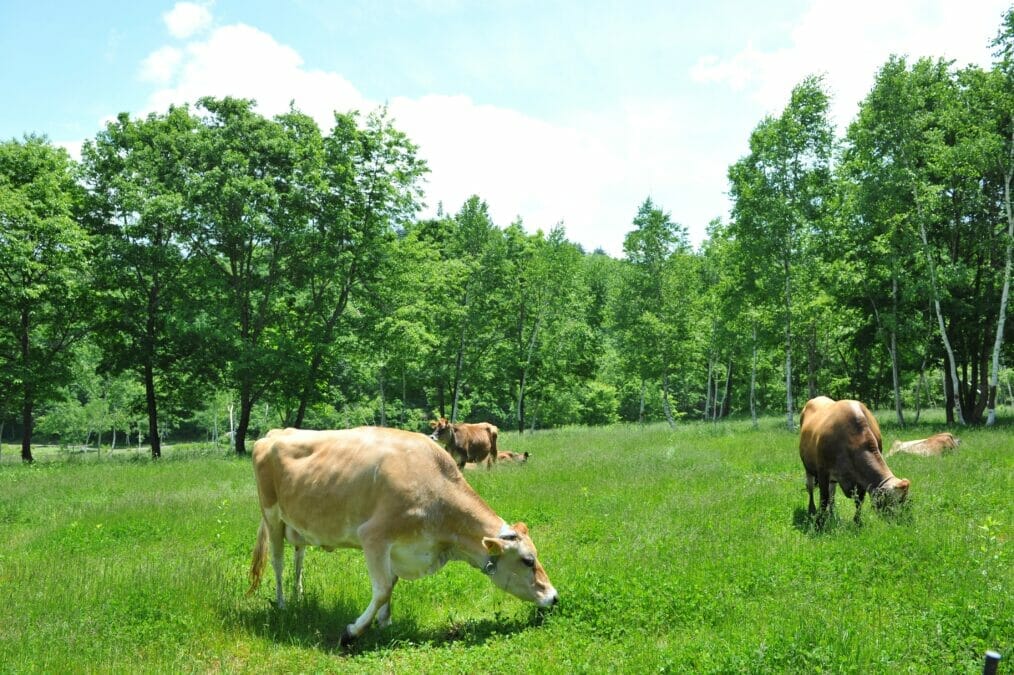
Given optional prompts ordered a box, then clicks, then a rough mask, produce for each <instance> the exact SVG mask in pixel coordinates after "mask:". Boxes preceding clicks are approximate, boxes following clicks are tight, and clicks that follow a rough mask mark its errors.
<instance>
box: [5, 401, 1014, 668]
mask: <svg viewBox="0 0 1014 675" xmlns="http://www.w3.org/2000/svg"><path fill="white" fill-rule="evenodd" d="M881 419H884V416H881ZM935 430H938V426H934V424H930V425H925V426H923V427H920V428H917V429H915V430H908V431H906V432H905V434H904V435H905V437H906V438H916V437H921V436H924V435H927V434H928V433H930V432H931V431H935ZM896 437H900V432H898V431H897V430H896V429H894V428H892V426H891V425H890V424H885V443H886V444H888V445H889V444H890V442H891V440H893V439H894V438H896ZM962 437H963V441H964V442H963V445H962V446H961V448H960V449H959V450H958V451H957V452H955V453H953V454H950V455H947V456H944V457H942V458H932V459H931V458H921V457H912V456H905V455H900V456H895V457H892V458H891V459H890V460H889V461H890V464H891V467H892V469H893V470H894V472H895V473H896V474H897V475H899V476H901V477H905V478H909V479H910V480H911V481H912V492H911V500H910V503H909V504H908V506H907V507H906V508H905V509H903V510H902V511H901V512H899V513H895V514H878V513H876V512H874V511H873V509H872V508H870V505H869V504H867V505H866V506H865V507H864V513H863V523H862V525H861V526H856V525H854V524H853V523H852V513H853V510H854V507H853V506H852V504H851V503H850V502H849V501H848V500H847V499H845V498H843V496H842V495H841V494H839V495H838V499H837V518H835V519H833V520H832V521H831V522H830V523H829V525H828V526H827V527H826V528H825V529H824V530H823V531H817V530H815V529H814V528H813V527H812V526H811V523H810V520H809V518H808V517H807V516H806V513H805V507H806V491H805V489H804V480H803V471H802V467H801V465H800V462H799V459H798V452H797V443H798V437H797V436H796V435H795V434H792V433H789V432H786V431H784V430H782V429H781V420H780V419H775V418H772V419H768V420H764V421H763V423H762V425H761V428H760V429H759V430H753V429H752V428H751V427H750V425H749V423H743V422H723V423H719V424H716V425H712V424H687V425H683V426H681V427H679V428H677V429H676V430H673V431H670V430H668V429H667V428H665V427H649V428H640V427H614V428H608V429H564V430H558V431H548V432H541V433H536V434H532V435H526V436H524V437H518V436H516V435H511V434H502V435H501V442H500V445H501V446H503V447H506V448H509V449H511V450H515V451H519V452H523V451H528V452H530V453H531V460H530V462H529V464H528V465H507V466H498V467H496V468H495V469H494V470H493V471H491V472H486V471H485V470H482V469H479V470H475V471H469V472H467V478H468V480H469V481H470V482H471V483H472V484H473V485H474V486H475V487H476V489H477V490H478V491H479V493H480V494H482V495H483V497H484V498H485V499H486V500H487V501H488V502H489V503H490V504H491V505H492V506H493V508H494V509H496V510H497V512H498V513H499V514H500V515H501V516H503V517H504V518H505V519H507V520H508V521H510V522H514V521H517V520H524V521H525V522H527V523H528V524H529V527H530V528H531V531H532V537H533V539H534V541H535V543H536V545H537V546H538V548H539V554H540V559H541V560H542V562H543V564H544V566H545V567H546V570H547V572H548V573H549V575H550V578H551V579H552V581H553V583H554V585H555V586H556V587H557V589H558V590H559V592H560V594H561V604H560V605H559V606H558V607H557V608H556V609H555V610H553V611H551V612H548V613H540V612H537V611H536V610H535V609H534V608H533V607H532V606H530V605H526V604H524V603H522V602H520V601H519V600H516V599H514V598H512V597H510V596H507V595H506V594H504V593H502V592H500V591H499V590H497V589H496V588H494V587H493V586H492V585H491V584H490V583H489V582H488V581H487V580H486V579H485V578H484V577H483V575H481V574H479V573H478V572H476V571H475V570H472V569H471V568H470V567H468V566H466V565H462V564H457V563H452V564H451V565H448V566H447V568H445V569H444V570H443V571H441V572H440V573H439V574H437V575H434V576H432V577H428V578H426V579H422V580H419V581H415V582H402V583H401V584H399V585H398V587H397V588H396V590H395V593H394V599H393V606H394V615H393V619H394V621H393V623H392V625H391V626H390V627H389V628H387V629H384V630H378V629H376V628H373V629H371V630H369V631H368V632H367V634H366V635H365V636H364V637H362V638H361V639H360V640H359V641H358V642H357V643H356V644H355V645H354V646H353V647H352V648H351V649H349V650H343V649H341V648H339V646H338V644H337V639H338V636H339V635H340V633H341V630H342V628H343V627H344V626H345V624H346V623H349V622H350V621H351V620H352V619H353V618H355V617H356V616H357V615H358V614H359V613H360V612H361V611H362V610H363V609H364V608H365V606H366V604H367V603H368V601H369V593H370V592H369V579H368V577H367V575H366V572H365V566H364V564H363V561H362V554H361V553H360V552H359V551H337V552H335V553H330V554H329V553H325V552H323V551H317V550H314V551H312V552H311V553H310V554H309V555H308V556H307V563H306V572H305V581H304V585H305V588H306V593H305V595H304V598H303V600H302V601H300V602H294V603H291V604H290V605H289V606H287V607H286V608H285V609H284V610H277V609H275V608H274V607H273V606H272V602H271V600H272V599H273V597H274V590H273V582H272V580H271V576H270V575H268V580H267V581H266V583H265V584H264V585H263V586H262V587H261V589H260V590H259V591H258V593H257V594H255V595H254V596H253V597H250V598H247V597H245V596H244V591H245V589H246V572H247V568H248V566H249V556H250V549H251V547H252V545H253V540H254V535H255V533H256V528H257V523H258V518H259V516H258V512H257V505H256V494H255V488H254V483H253V476H252V469H251V467H250V464H249V462H247V461H243V460H237V459H233V458H231V457H226V456H223V455H221V454H214V455H208V454H205V455H200V454H198V455H192V456H188V457H184V458H181V459H178V460H172V459H171V458H170V461H161V462H157V463H152V462H150V461H146V460H136V461H122V460H108V459H106V460H100V461H94V460H90V461H75V462H47V463H40V464H37V465H35V466H19V465H4V466H2V467H0V543H2V544H3V545H2V546H0V597H2V598H4V601H3V602H0V671H11V672H21V671H26V672H28V671H34V672H82V671H96V670H98V671H113V672H118V671H122V672H127V671H129V672H139V671H148V672H152V671H160V672H164V671H177V672H188V671H201V672H205V671H209V670H211V671H216V670H222V671H229V672H234V671H316V670H326V671H335V670H341V671H343V672H375V671H381V672H391V671H396V672H402V671H409V672H461V671H481V672H524V671H528V672H603V671H610V670H615V671H621V672H647V671H667V670H671V671H681V670H697V671H762V672H764V671H768V672H772V671H779V672H780V671H806V672H815V671H835V672H838V671H892V672H893V671H897V670H910V671H917V672H919V671H921V672H979V671H980V670H981V663H982V654H983V653H984V651H985V650H986V649H988V648H993V649H999V650H1000V651H1001V652H1004V653H1005V654H1009V650H1010V647H1011V643H1012V637H1014V619H1012V617H1014V606H1012V605H1014V603H1012V601H1011V597H1010V596H1011V581H1012V573H1011V568H1012V565H1011V563H1012V561H1011V554H1010V534H1011V522H1012V520H1011V515H1012V505H1011V496H1010V495H1011V494H1012V489H1011V488H1012V485H1011V483H1012V475H1014V472H1012V469H1014V460H1012V458H1014V434H1011V433H1010V430H1009V429H976V430H968V431H965V432H963V434H962ZM289 561H290V563H291V554H290V555H289ZM289 567H290V570H288V571H287V574H286V577H287V579H286V584H287V588H286V593H287V594H288V592H289V590H290V589H289V588H288V586H290V585H291V576H290V574H289V571H291V564H290V565H289ZM1008 658H1009V656H1008Z"/></svg>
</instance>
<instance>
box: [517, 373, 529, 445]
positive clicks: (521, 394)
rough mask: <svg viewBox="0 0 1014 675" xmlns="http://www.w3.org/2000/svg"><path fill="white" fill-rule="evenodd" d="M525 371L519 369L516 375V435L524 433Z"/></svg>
mask: <svg viewBox="0 0 1014 675" xmlns="http://www.w3.org/2000/svg"><path fill="white" fill-rule="evenodd" d="M526 374H527V373H526V370H525V369H524V368H522V369H521V372H520V373H519V375H518V405H517V418H518V433H521V434H523V433H525V385H526V384H527V383H526V382H525V380H526V379H527V378H526V377H525V376H526Z"/></svg>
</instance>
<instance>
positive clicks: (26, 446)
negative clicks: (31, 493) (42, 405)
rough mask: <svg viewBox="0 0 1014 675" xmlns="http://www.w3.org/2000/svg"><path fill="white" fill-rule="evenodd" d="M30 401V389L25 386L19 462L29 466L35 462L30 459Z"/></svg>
mask: <svg viewBox="0 0 1014 675" xmlns="http://www.w3.org/2000/svg"><path fill="white" fill-rule="evenodd" d="M32 407H33V406H32V400H31V387H30V386H29V385H27V384H26V385H25V400H24V404H23V406H22V408H21V426H22V432H21V461H22V462H25V463H26V464H31V463H32V462H34V461H35V458H34V457H32Z"/></svg>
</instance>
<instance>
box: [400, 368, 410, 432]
mask: <svg viewBox="0 0 1014 675" xmlns="http://www.w3.org/2000/svg"><path fill="white" fill-rule="evenodd" d="M407 399H408V383H407V382H406V378H405V369H404V368H402V369H401V420H400V422H399V424H400V426H401V428H402V429H404V428H405V414H406V412H407V411H406V408H407V406H408V401H407Z"/></svg>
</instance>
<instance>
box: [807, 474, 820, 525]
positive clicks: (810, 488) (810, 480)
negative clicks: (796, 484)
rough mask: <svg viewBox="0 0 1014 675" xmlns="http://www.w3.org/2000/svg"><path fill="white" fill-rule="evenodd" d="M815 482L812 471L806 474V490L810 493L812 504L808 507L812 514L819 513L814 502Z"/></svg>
mask: <svg viewBox="0 0 1014 675" xmlns="http://www.w3.org/2000/svg"><path fill="white" fill-rule="evenodd" d="M813 484H814V477H813V474H812V473H808V474H806V491H807V492H808V493H809V494H810V506H809V508H808V509H807V511H808V512H809V514H810V515H811V516H813V515H815V514H816V513H817V507H816V506H815V505H814V503H813Z"/></svg>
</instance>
